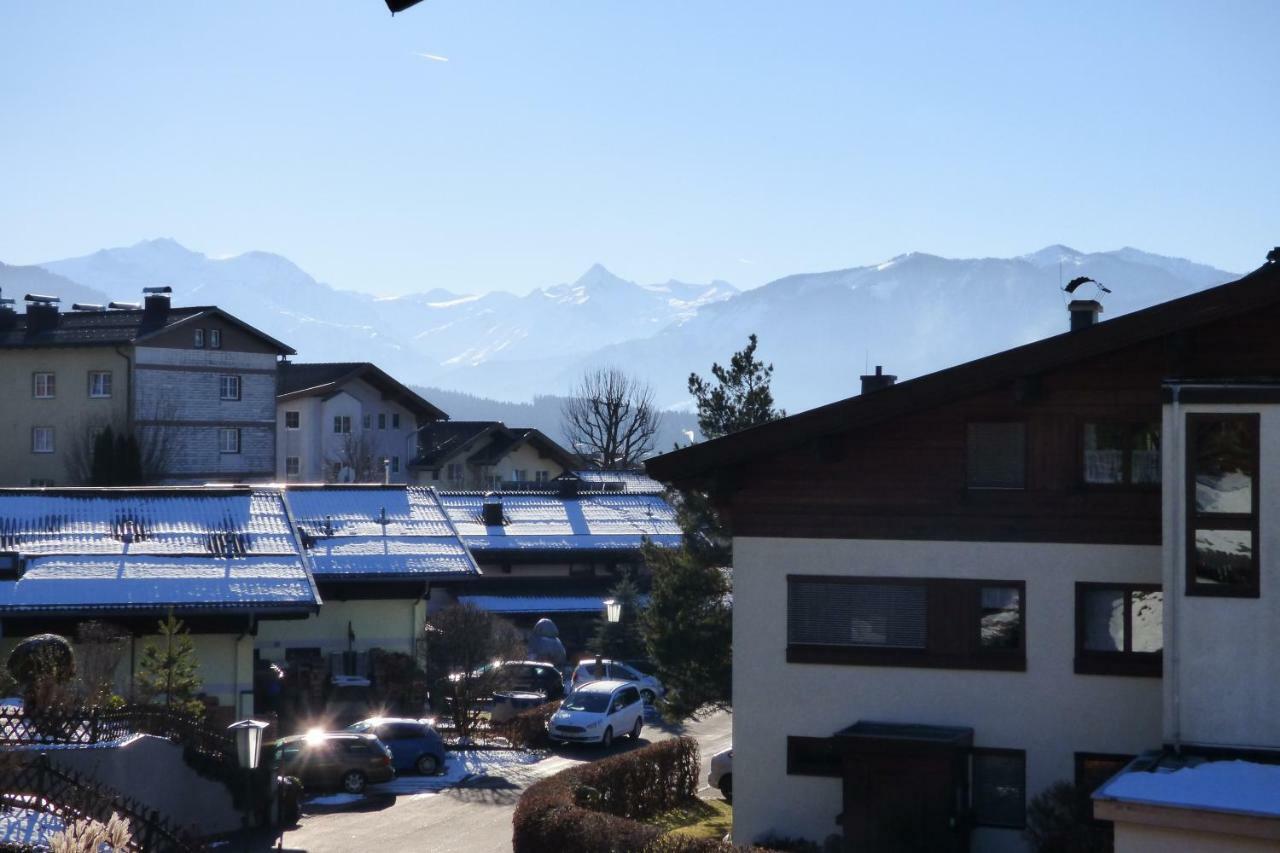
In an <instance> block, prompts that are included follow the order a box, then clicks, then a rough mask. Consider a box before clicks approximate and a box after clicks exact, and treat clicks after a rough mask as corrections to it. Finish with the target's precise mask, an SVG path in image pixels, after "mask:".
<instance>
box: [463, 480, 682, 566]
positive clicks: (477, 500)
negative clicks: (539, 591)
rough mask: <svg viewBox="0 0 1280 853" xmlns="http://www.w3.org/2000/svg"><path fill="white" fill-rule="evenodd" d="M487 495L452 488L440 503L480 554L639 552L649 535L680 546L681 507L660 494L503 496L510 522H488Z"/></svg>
mask: <svg viewBox="0 0 1280 853" xmlns="http://www.w3.org/2000/svg"><path fill="white" fill-rule="evenodd" d="M484 501H485V496H484V495H481V494H476V493H467V494H461V493H449V492H446V493H444V494H442V495H441V496H440V502H441V504H442V505H443V506H444V508H445V510H446V511H447V512H448V514H449V518H450V519H451V520H452V521H453V523H454V525H455V526H456V528H457V531H458V533H459V535H460V536H461V537H462V541H463V542H464V543H466V545H467V547H468V548H470V549H471V550H472V551H473V552H476V553H477V554H480V555H482V556H483V555H484V554H485V553H486V552H524V551H557V552H568V551H582V552H595V553H602V554H607V553H618V552H633V551H637V550H639V548H640V546H641V544H642V543H643V542H644V541H646V540H648V541H650V542H653V543H654V544H655V545H660V546H665V547H673V548H674V547H679V545H680V543H681V531H680V525H678V524H677V523H676V516H675V510H673V509H672V508H671V506H670V504H668V503H667V502H666V501H665V500H663V499H662V497H661V496H659V495H644V494H584V495H581V496H579V497H577V498H570V499H564V498H558V497H555V496H553V495H546V494H524V493H519V492H516V493H506V494H503V495H502V512H503V517H504V518H505V523H504V524H503V525H501V526H497V525H486V524H485V521H484Z"/></svg>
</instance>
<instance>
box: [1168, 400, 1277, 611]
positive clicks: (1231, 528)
mask: <svg viewBox="0 0 1280 853" xmlns="http://www.w3.org/2000/svg"><path fill="white" fill-rule="evenodd" d="M1186 435H1187V459H1186V480H1187V494H1186V508H1187V511H1186V526H1187V543H1186V547H1187V552H1186V554H1187V558H1186V563H1187V567H1186V572H1187V576H1186V584H1187V590H1186V591H1187V595H1190V596H1195V595H1211V596H1223V597H1232V598H1257V597H1258V596H1259V595H1260V593H1261V590H1260V586H1259V580H1258V541H1259V540H1258V534H1259V530H1258V518H1259V514H1260V513H1259V497H1258V495H1259V491H1260V488H1259V483H1258V476H1259V473H1260V465H1259V444H1258V441H1259V416H1258V415H1256V414H1243V415H1241V414H1231V415H1226V414H1223V415H1219V414H1189V415H1187V421H1186Z"/></svg>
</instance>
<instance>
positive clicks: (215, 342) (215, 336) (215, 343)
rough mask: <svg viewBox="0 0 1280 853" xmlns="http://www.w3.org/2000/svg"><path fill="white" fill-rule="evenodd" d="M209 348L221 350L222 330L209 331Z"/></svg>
mask: <svg viewBox="0 0 1280 853" xmlns="http://www.w3.org/2000/svg"><path fill="white" fill-rule="evenodd" d="M209 348H210V349H222V330H221V329H210V330H209Z"/></svg>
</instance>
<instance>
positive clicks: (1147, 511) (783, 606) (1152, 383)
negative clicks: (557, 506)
mask: <svg viewBox="0 0 1280 853" xmlns="http://www.w3.org/2000/svg"><path fill="white" fill-rule="evenodd" d="M1095 307H1096V305H1094V304H1090V303H1080V302H1077V303H1073V304H1072V306H1071V309H1072V310H1073V311H1083V312H1087V314H1088V316H1086V317H1085V318H1084V322H1073V323H1072V326H1073V327H1074V328H1073V330H1072V331H1068V332H1065V333H1064V334H1061V335H1057V336H1054V337H1051V338H1048V339H1045V340H1042V341H1038V342H1035V343H1032V344H1028V345H1026V346H1022V347H1018V348H1015V349H1012V350H1008V351H1005V352H1002V353H998V354H996V355H993V356H990V357H987V358H983V359H979V360H976V361H973V362H970V363H967V364H963V365H960V366H957V367H954V368H950V369H946V370H942V371H939V372H937V373H933V374H929V375H927V376H923V377H920V378H918V379H913V380H911V381H907V382H902V383H899V384H896V385H895V384H887V387H880V388H879V389H877V390H871V391H868V392H866V393H864V394H862V395H860V396H857V397H853V398H850V399H847V400H843V401H840V402H837V403H833V404H831V405H828V406H824V407H821V408H818V409H814V410H811V411H808V412H803V413H801V414H798V415H793V416H791V417H788V418H785V419H782V420H779V421H775V422H773V423H770V424H766V425H763V426H760V427H756V428H754V429H750V430H746V431H744V432H741V433H738V434H735V435H731V436H728V437H726V438H722V439H719V440H716V441H711V442H707V443H705V444H701V445H694V446H692V447H689V448H686V449H683V450H679V451H675V452H672V453H669V454H666V455H664V456H661V457H658V458H656V459H654V460H651V461H650V462H649V464H648V466H647V467H648V471H649V473H650V474H651V475H652V476H654V477H655V478H656V479H659V480H663V481H666V482H670V483H675V484H676V485H679V486H686V487H696V488H702V489H706V490H708V491H709V492H710V493H711V494H712V496H713V498H714V499H715V500H716V502H717V504H718V505H719V506H720V508H721V509H722V510H723V511H724V512H725V513H726V515H727V517H728V518H729V521H730V523H731V525H732V529H733V534H734V571H735V578H734V581H735V583H734V606H735V614H734V618H735V625H734V673H735V675H734V712H735V714H734V730H735V731H734V740H735V742H736V743H735V756H734V759H735V764H736V765H737V766H736V768H735V769H736V771H737V772H736V773H735V776H736V778H735V785H734V787H735V805H736V808H735V826H734V835H735V839H736V840H737V841H738V842H739V843H745V842H750V841H752V840H754V839H756V838H759V837H760V836H762V835H765V834H768V833H770V832H772V833H776V834H778V835H784V836H796V835H799V836H804V837H808V838H811V839H815V840H819V841H821V840H822V839H823V838H824V837H826V836H827V835H829V834H831V833H840V834H842V835H843V837H844V839H845V844H846V845H847V849H849V850H858V851H863V850H873V851H878V850H899V849H917V847H913V846H910V845H913V844H914V845H917V846H918V847H919V849H930V850H955V851H963V850H971V849H972V850H980V851H1004V850H1010V851H1013V850H1025V849H1026V847H1025V841H1024V840H1023V838H1022V834H1021V831H1022V829H1023V828H1024V826H1025V820H1026V803H1027V801H1028V800H1029V799H1030V798H1032V797H1034V796H1035V795H1036V794H1038V793H1040V792H1041V791H1043V790H1044V789H1045V788H1047V787H1049V786H1050V785H1051V784H1052V783H1054V782H1055V781H1058V780H1061V779H1066V780H1068V781H1071V780H1073V779H1074V780H1075V781H1076V782H1077V783H1078V784H1079V785H1080V786H1081V787H1082V789H1085V790H1091V789H1092V788H1093V787H1096V785H1097V784H1099V783H1100V782H1101V781H1104V780H1105V779H1106V778H1107V777H1108V776H1110V775H1111V774H1112V773H1114V772H1115V771H1116V770H1118V769H1119V768H1121V767H1123V766H1124V764H1125V763H1126V761H1127V760H1128V759H1129V758H1131V757H1132V756H1134V755H1135V754H1137V753H1139V752H1142V751H1143V750H1146V749H1149V748H1151V747H1153V746H1158V745H1159V744H1161V743H1176V744H1178V745H1182V744H1185V743H1188V742H1193V743H1198V744H1213V743H1218V744H1219V745H1221V744H1222V743H1223V740H1222V738H1221V737H1219V736H1217V735H1215V734H1213V732H1212V730H1211V729H1212V727H1210V726H1208V725H1207V724H1206V723H1205V721H1206V720H1208V719H1210V717H1211V716H1212V715H1213V714H1216V713H1220V711H1213V710H1210V709H1209V707H1208V704H1207V703H1206V702H1204V701H1202V700H1200V699H1199V698H1198V697H1199V695H1200V694H1199V693H1198V692H1197V691H1200V690H1202V689H1205V685H1207V684H1209V683H1214V684H1216V685H1217V686H1216V688H1215V689H1218V690H1221V691H1225V695H1224V696H1223V701H1224V702H1226V703H1228V706H1229V707H1231V706H1230V703H1232V702H1234V701H1237V698H1238V701H1239V702H1240V703H1244V704H1241V705H1240V706H1238V707H1234V710H1236V711H1237V712H1238V713H1236V714H1235V715H1234V716H1235V717H1236V718H1237V719H1239V720H1240V721H1241V722H1240V724H1239V725H1236V726H1232V727H1230V728H1231V729H1232V730H1233V731H1232V735H1231V736H1232V737H1235V738H1239V737H1244V736H1246V733H1251V735H1252V736H1253V737H1254V739H1253V740H1250V741H1248V742H1249V743H1253V744H1258V745H1263V746H1274V747H1280V732H1272V731H1270V729H1268V724H1266V723H1264V722H1262V721H1261V719H1260V718H1257V717H1256V715H1255V714H1254V712H1253V711H1252V710H1251V708H1252V705H1249V704H1248V703H1256V701H1257V700H1256V699H1250V700H1246V699H1245V698H1244V697H1243V696H1239V697H1237V698H1232V697H1233V696H1235V694H1237V693H1238V691H1240V690H1241V684H1242V683H1245V682H1248V683H1254V681H1255V679H1256V678H1259V677H1262V678H1264V679H1265V678H1268V677H1269V678H1270V681H1271V682H1276V681H1277V678H1276V676H1280V655H1277V654H1276V653H1275V651H1274V647H1268V648H1263V649H1260V648H1258V642H1260V641H1262V640H1263V639H1264V638H1266V640H1267V643H1270V641H1271V639H1272V638H1274V639H1277V640H1280V625H1277V626H1276V627H1274V628H1273V627H1271V626H1272V623H1273V622H1274V621H1275V620H1274V619H1273V616H1274V615H1275V614H1276V611H1275V610H1273V609H1272V608H1273V607H1275V605H1274V604H1272V603H1266V604H1264V605H1262V607H1258V606H1256V605H1257V604H1258V601H1257V599H1258V598H1259V597H1261V598H1263V599H1267V598H1268V597H1269V598H1270V599H1276V598H1280V559H1277V558H1275V557H1274V556H1273V554H1275V553H1276V552H1280V538H1276V537H1277V536H1280V529H1277V527H1276V525H1274V524H1272V525H1271V526H1270V527H1268V521H1269V519H1270V515H1269V509H1268V508H1269V506H1270V503H1269V495H1270V494H1271V492H1270V489H1272V488H1274V487H1273V486H1271V485H1270V484H1269V479H1268V477H1267V474H1268V471H1269V470H1270V466H1273V465H1274V466H1276V470H1277V473H1280V447H1275V448H1273V446H1272V442H1274V441H1276V440H1277V437H1275V436H1274V434H1269V433H1268V426H1269V421H1268V414H1267V408H1268V407H1272V406H1275V405H1276V404H1277V403H1280V337H1278V336H1277V334H1276V329H1277V328H1280V261H1278V260H1277V259H1276V253H1273V255H1272V256H1269V263H1268V264H1266V265H1264V266H1263V267H1261V268H1260V269H1259V270H1257V271H1255V272H1254V273H1252V274H1250V275H1248V276H1246V277H1244V278H1243V279H1241V280H1239V281H1237V282H1233V283H1230V284H1225V285H1221V286H1219V287H1215V288H1212V289H1209V290H1206V291H1203V292H1200V293H1197V294H1193V295H1191V296H1187V297H1185V298H1181V299H1177V300H1174V301H1171V302H1167V303H1163V304H1160V305H1157V306H1154V307H1152V308H1149V309H1146V310H1143V311H1138V312H1135V313H1132V314H1129V315H1126V316H1122V317H1119V318H1116V319H1114V320H1110V321H1107V322H1100V323H1095V322H1093V319H1094V318H1095V317H1096V313H1095V312H1094V311H1093V310H1092V309H1093V308H1095ZM1063 320H1064V327H1065V326H1066V325H1067V323H1066V320H1067V318H1065V317H1064V318H1063ZM866 379H872V380H873V383H874V380H875V379H879V377H874V378H873V377H866ZM878 384H880V385H882V386H884V385H886V383H883V382H880V383H878ZM1259 417H1260V418H1261V419H1262V426H1261V434H1262V438H1261V442H1260V447H1261V450H1259V439H1258V437H1257V436H1258V430H1257V429H1256V428H1255V430H1254V432H1253V433H1252V435H1253V438H1252V439H1249V438H1248V436H1249V435H1250V433H1249V432H1248V430H1247V429H1241V430H1237V431H1236V433H1234V434H1235V435H1238V436H1242V437H1243V438H1241V439H1239V440H1240V441H1242V442H1244V443H1245V444H1247V443H1248V442H1249V441H1250V440H1252V442H1253V452H1254V454H1255V455H1254V457H1252V458H1253V460H1254V461H1253V462H1252V463H1250V462H1249V461H1247V453H1243V452H1240V453H1235V455H1234V456H1232V457H1231V458H1232V459H1233V460H1236V461H1233V462H1231V464H1232V465H1235V466H1237V467H1238V468H1239V469H1240V471H1244V472H1245V473H1244V474H1241V473H1240V471H1235V470H1234V469H1232V470H1231V471H1230V472H1228V473H1232V474H1233V476H1236V477H1237V479H1240V478H1243V480H1244V481H1245V487H1246V488H1249V487H1252V494H1253V499H1254V509H1253V514H1252V516H1249V515H1248V513H1247V512H1242V514H1240V515H1239V517H1226V516H1221V515H1219V514H1209V515H1205V516H1204V517H1203V518H1201V517H1199V516H1196V515H1195V514H1194V513H1193V510H1192V509H1185V511H1184V508H1185V507H1186V506H1188V503H1189V505H1190V506H1193V507H1194V505H1195V501H1196V500H1197V495H1198V492H1197V489H1198V488H1201V487H1202V486H1203V484H1204V482H1205V481H1204V479H1203V477H1202V476H1201V474H1200V473H1197V471H1196V469H1194V467H1193V466H1194V465H1195V464H1200V463H1197V462H1196V459H1199V458H1200V457H1196V456H1195V455H1194V454H1192V452H1191V451H1190V450H1188V449H1187V448H1188V447H1190V446H1192V444H1193V443H1194V442H1196V441H1197V438H1196V429H1197V427H1196V426H1195V425H1196V424H1197V423H1201V422H1203V423H1205V424H1208V425H1209V426H1210V427H1213V428H1217V427H1218V426H1221V425H1223V424H1226V425H1227V426H1231V425H1232V424H1234V423H1236V422H1238V421H1239V420H1240V419H1241V418H1243V419H1245V421H1246V422H1250V423H1251V422H1253V421H1248V419H1249V418H1254V419H1256V418H1259ZM1277 418H1278V419H1280V413H1278V414H1277ZM1197 419H1201V420H1200V421H1197ZM1275 426H1276V427H1277V428H1280V420H1278V421H1277V423H1276V424H1275ZM1196 446H1197V447H1199V446H1200V445H1196ZM1258 454H1260V456H1259V455H1258ZM1215 458H1216V457H1215ZM1224 458H1225V457H1224ZM1241 459H1244V460H1245V461H1239V460H1241ZM1215 464H1218V463H1216V462H1215ZM1223 464H1225V463H1223ZM1250 465H1252V466H1253V467H1252V469H1250V468H1249V466H1250ZM1220 467H1221V466H1220ZM1184 470H1185V472H1186V473H1185V475H1184ZM1250 470H1251V471H1252V474H1250V473H1248V472H1249V471H1250ZM1259 471H1260V472H1261V477H1262V487H1261V489H1259V488H1258V481H1257V477H1258V476H1259ZM1206 476H1207V475H1206ZM1215 476H1216V475H1215ZM1251 478H1252V479H1251ZM1277 482H1280V478H1277ZM1188 484H1190V485H1188ZM1197 484H1198V485H1197ZM1259 493H1261V504H1259V503H1258V501H1259V498H1258V495H1259ZM1276 497H1277V498H1280V494H1277V495H1276ZM1224 519H1225V520H1224ZM1250 523H1251V524H1252V527H1250V526H1249V525H1250ZM1214 525H1220V526H1222V527H1224V528H1226V529H1227V530H1228V535H1227V537H1226V539H1227V540H1229V541H1231V542H1233V543H1235V544H1234V545H1233V546H1232V547H1234V548H1235V549H1236V550H1237V551H1240V552H1241V553H1236V554H1231V555H1226V556H1225V557H1223V559H1224V560H1226V559H1227V558H1229V559H1231V560H1235V561H1236V562H1241V561H1243V562H1251V563H1252V565H1253V567H1254V573H1253V575H1252V586H1250V585H1249V584H1248V583H1245V582H1241V583H1237V582H1236V581H1235V580H1230V581H1228V580H1223V581H1222V582H1220V583H1219V582H1217V581H1214V580H1211V582H1200V583H1194V584H1193V583H1191V582H1190V581H1188V582H1187V583H1185V584H1184V582H1183V581H1184V578H1187V577H1191V576H1193V575H1195V574H1196V573H1200V575H1201V576H1200V581H1204V576H1205V571H1206V569H1205V566H1206V565H1208V564H1209V563H1211V562H1212V559H1211V558H1212V557H1213V556H1214V555H1213V554H1211V553H1210V552H1211V551H1212V547H1213V546H1211V545H1210V544H1206V543H1208V542H1209V541H1210V540H1211V539H1212V538H1213V536H1214V535H1219V538H1222V537H1221V536H1220V534H1221V531H1216V530H1214V529H1212V528H1213V527H1214ZM1250 536H1251V537H1252V538H1249V537H1250ZM1272 544H1274V546H1275V551H1269V550H1268V546H1269V545H1272ZM1245 552H1247V553H1245ZM1259 555H1261V558H1259ZM1218 556H1220V557H1222V556H1223V555H1218ZM1193 560H1194V562H1195V565H1194V566H1193V565H1192V562H1193ZM1233 577H1234V576H1233ZM1240 577H1244V578H1245V579H1246V580H1247V578H1248V575H1247V573H1242V574H1241V575H1240ZM1259 590H1261V591H1259ZM1175 612H1176V614H1177V618H1178V619H1179V620H1180V621H1179V625H1183V626H1191V628H1188V629H1186V630H1184V629H1183V628H1180V627H1179V626H1178V625H1174V626H1172V627H1171V624H1170V623H1171V621H1172V620H1173V619H1174V618H1175V617H1174V614H1175ZM1166 614H1168V615H1167V616H1166ZM1233 623H1238V624H1241V625H1247V626H1250V627H1249V631H1250V633H1247V635H1245V634H1242V635H1241V636H1242V639H1243V638H1244V637H1245V636H1247V637H1248V638H1249V639H1250V640H1251V642H1249V643H1248V645H1245V646H1240V645H1232V642H1233V637H1232V636H1231V635H1230V633H1229V632H1228V633H1226V634H1224V635H1222V636H1220V637H1219V636H1215V635H1212V634H1207V633H1197V632H1200V631H1209V630H1210V627H1221V626H1224V625H1228V624H1233ZM1255 628H1256V631H1255V630H1254V629H1255ZM1178 631H1183V632H1184V634H1185V638H1184V640H1183V642H1185V643H1191V644H1192V646H1191V647H1189V648H1187V649H1186V650H1185V651H1184V653H1183V656H1182V658H1178V657H1177V656H1175V657H1174V658H1173V661H1174V663H1173V664H1170V662H1169V661H1167V660H1165V657H1166V655H1165V653H1164V648H1165V647H1166V645H1167V644H1169V643H1171V642H1173V641H1174V640H1175V638H1176V637H1179V636H1183V635H1182V634H1178ZM1188 631H1189V633H1188ZM1206 641H1209V645H1208V646H1206V645H1205V643H1206ZM1242 658H1245V659H1248V660H1249V663H1248V664H1247V665H1246V664H1244V663H1242V662H1241V659H1242ZM1171 666H1176V667H1178V668H1179V669H1178V674H1177V677H1176V678H1174V679H1172V680H1170V679H1169V678H1168V677H1166V678H1165V679H1164V680H1163V683H1162V679H1161V674H1162V672H1165V673H1168V671H1169V669H1170V667H1171ZM1274 692H1275V691H1272V690H1270V688H1268V690H1267V696H1271V695H1272V693H1274ZM1171 708H1172V709H1175V711H1171ZM1178 708H1182V709H1184V710H1183V712H1182V717H1177V715H1176V709H1178ZM1188 709H1195V710H1194V711H1192V710H1188ZM1171 713H1172V714H1174V718H1173V719H1174V721H1173V722H1171ZM1197 715H1199V716H1197ZM1214 719H1216V718H1214ZM1245 721H1249V722H1245ZM1233 742H1234V743H1241V742H1243V741H1240V740H1235V741H1226V742H1225V743H1233ZM1277 755H1278V756H1280V753H1278V754H1277ZM905 827H911V830H910V831H907V830H906V829H904V828H905ZM904 845H906V846H904Z"/></svg>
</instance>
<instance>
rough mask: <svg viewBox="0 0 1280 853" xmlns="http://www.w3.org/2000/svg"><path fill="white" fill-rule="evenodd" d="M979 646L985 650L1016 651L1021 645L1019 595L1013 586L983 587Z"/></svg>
mask: <svg viewBox="0 0 1280 853" xmlns="http://www.w3.org/2000/svg"><path fill="white" fill-rule="evenodd" d="M981 595H982V626H981V630H982V634H981V644H982V647H983V648H985V649H1016V648H1018V647H1019V646H1021V644H1022V610H1021V606H1020V605H1021V598H1022V596H1021V593H1020V591H1019V590H1018V588H1017V587H1015V586H984V587H982V590H981Z"/></svg>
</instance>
